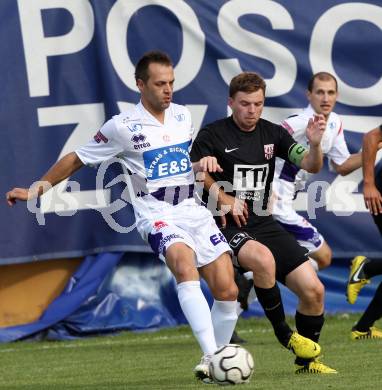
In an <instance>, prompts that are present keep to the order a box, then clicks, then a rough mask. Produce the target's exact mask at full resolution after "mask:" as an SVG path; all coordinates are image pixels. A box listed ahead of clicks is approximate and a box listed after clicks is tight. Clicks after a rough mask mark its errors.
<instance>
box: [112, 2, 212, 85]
mask: <svg viewBox="0 0 382 390" xmlns="http://www.w3.org/2000/svg"><path fill="white" fill-rule="evenodd" d="M149 5H156V6H161V7H165V8H167V9H168V10H170V11H171V12H172V13H174V14H175V16H176V17H177V18H178V20H179V23H180V25H181V27H182V34H183V48H182V53H181V56H180V60H179V62H178V64H177V65H176V66H175V68H174V70H175V74H176V83H175V88H174V90H175V91H178V90H180V89H182V88H184V87H185V86H186V85H188V84H189V83H190V82H192V80H193V79H194V77H195V76H196V75H197V74H198V72H199V70H200V67H201V66H202V62H203V58H204V51H205V36H204V34H203V31H202V29H201V28H200V24H199V21H198V19H197V17H196V15H195V13H194V11H193V10H192V8H191V7H190V6H189V5H188V4H187V3H186V2H184V1H179V0H166V1H159V0H135V1H132V0H118V1H116V3H115V4H114V5H113V7H112V8H111V10H110V13H109V15H108V18H107V23H106V33H107V46H108V50H109V53H110V58H111V62H112V64H113V66H114V69H115V70H116V72H117V74H118V76H119V77H120V78H121V80H122V81H123V82H124V84H125V85H126V86H127V87H128V88H130V89H131V90H133V91H138V88H137V87H136V85H135V78H134V70H135V66H134V65H133V64H132V62H131V60H130V57H129V53H128V51H127V33H126V32H127V27H128V25H129V21H130V19H131V17H132V16H133V15H134V13H135V12H137V11H138V10H139V9H140V8H143V7H146V6H149Z"/></svg>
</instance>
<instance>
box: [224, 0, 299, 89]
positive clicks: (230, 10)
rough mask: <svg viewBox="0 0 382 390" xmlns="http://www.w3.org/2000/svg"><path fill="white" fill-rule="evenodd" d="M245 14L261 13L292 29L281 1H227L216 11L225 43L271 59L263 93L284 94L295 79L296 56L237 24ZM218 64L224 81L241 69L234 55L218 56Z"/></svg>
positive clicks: (276, 25)
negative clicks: (271, 71) (271, 69)
mask: <svg viewBox="0 0 382 390" xmlns="http://www.w3.org/2000/svg"><path fill="white" fill-rule="evenodd" d="M246 14H258V15H262V16H264V17H266V18H267V19H269V21H270V22H271V24H272V27H273V28H274V29H278V30H293V29H294V24H293V20H292V18H291V16H290V14H289V12H288V11H287V10H286V9H285V8H284V7H283V6H282V5H281V4H278V3H276V2H274V1H269V0H256V1H248V0H232V1H228V2H227V3H225V4H224V5H223V6H222V8H221V9H220V12H219V15H218V28H219V33H220V35H221V36H222V38H223V39H224V40H225V41H226V42H227V43H228V44H229V45H231V46H232V47H234V48H235V49H237V50H240V51H242V52H244V53H248V54H251V55H253V56H257V57H260V58H264V59H266V60H268V61H271V62H272V64H273V65H274V67H275V75H274V77H273V78H271V79H267V80H266V82H267V96H269V97H271V96H281V95H284V94H286V93H288V92H289V91H290V90H291V89H292V88H293V85H294V82H295V80H296V76H297V63H296V60H295V58H294V56H293V54H292V53H291V52H290V51H289V50H288V49H287V48H286V47H284V46H283V45H281V44H279V43H277V42H274V41H272V40H270V39H268V38H264V37H262V36H260V35H258V34H255V33H253V32H249V31H247V30H244V29H243V28H241V27H240V26H239V18H240V17H241V16H243V15H246ZM218 66H219V70H220V74H221V75H222V77H223V79H224V81H225V82H226V83H227V84H229V83H230V81H231V79H232V77H234V76H236V75H237V74H238V73H240V72H242V70H241V67H240V64H239V61H238V60H237V59H227V60H218Z"/></svg>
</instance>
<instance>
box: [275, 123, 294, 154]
mask: <svg viewBox="0 0 382 390" xmlns="http://www.w3.org/2000/svg"><path fill="white" fill-rule="evenodd" d="M277 127H278V130H279V144H278V147H277V152H276V156H277V157H281V158H282V159H284V160H286V161H288V160H289V152H290V150H291V147H292V146H293V145H295V144H296V143H297V142H296V140H295V139H294V138H293V137H292V136H291V135H290V134H289V133H288V131H287V130H286V129H284V128H283V127H282V126H277Z"/></svg>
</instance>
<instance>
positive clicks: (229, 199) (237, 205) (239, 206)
mask: <svg viewBox="0 0 382 390" xmlns="http://www.w3.org/2000/svg"><path fill="white" fill-rule="evenodd" d="M204 188H205V189H206V191H208V194H209V196H212V197H213V199H215V201H217V204H218V208H219V210H222V211H224V212H225V211H226V212H228V213H229V214H231V215H232V218H233V220H234V221H235V223H236V225H237V226H239V227H242V226H245V225H246V224H247V219H248V205H247V203H246V202H245V200H242V199H238V198H235V197H234V196H232V195H229V194H227V193H225V192H224V189H223V188H221V187H219V186H218V184H217V183H216V182H215V180H214V179H213V178H212V177H211V176H210V175H209V174H208V173H205V176H204ZM220 221H221V225H222V227H225V226H226V225H227V220H226V216H225V215H221V216H220Z"/></svg>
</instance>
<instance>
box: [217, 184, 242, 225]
mask: <svg viewBox="0 0 382 390" xmlns="http://www.w3.org/2000/svg"><path fill="white" fill-rule="evenodd" d="M218 207H219V209H228V210H229V211H228V212H229V214H231V215H232V218H233V220H234V221H235V223H236V225H237V226H238V227H242V226H245V225H246V224H247V220H248V205H247V203H246V202H245V200H241V199H237V198H235V197H234V196H232V195H228V194H226V193H225V192H223V191H220V193H219V198H218ZM220 220H221V225H222V227H226V225H227V219H226V216H225V215H222V216H221V217H220Z"/></svg>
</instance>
